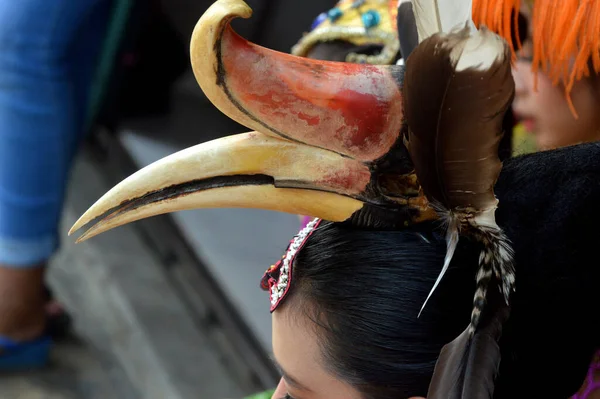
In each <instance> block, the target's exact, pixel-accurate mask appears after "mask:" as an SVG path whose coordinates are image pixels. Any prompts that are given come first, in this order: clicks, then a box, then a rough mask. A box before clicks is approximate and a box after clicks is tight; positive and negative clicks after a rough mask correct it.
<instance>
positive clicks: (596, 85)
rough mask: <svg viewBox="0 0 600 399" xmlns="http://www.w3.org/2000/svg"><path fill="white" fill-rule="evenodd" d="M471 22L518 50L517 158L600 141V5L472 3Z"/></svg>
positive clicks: (571, 1)
mask: <svg viewBox="0 0 600 399" xmlns="http://www.w3.org/2000/svg"><path fill="white" fill-rule="evenodd" d="M556 7H559V8H560V10H561V11H560V12H559V11H558V9H559V8H556ZM511 11H512V13H513V15H514V16H516V17H517V23H516V24H515V23H514V22H513V23H511V24H507V23H506V20H505V19H503V18H496V16H497V15H500V14H501V13H507V12H511ZM473 16H474V19H475V21H476V22H479V23H484V24H486V25H487V26H488V27H490V28H491V29H492V30H494V31H496V32H497V33H500V34H501V35H503V36H504V37H505V38H506V39H507V40H509V41H511V43H512V44H513V47H514V48H515V50H516V52H515V55H516V61H515V64H514V68H513V75H514V78H515V84H516V93H515V100H514V103H513V111H514V114H515V117H516V119H517V121H518V122H519V124H518V125H517V127H516V129H515V132H516V135H517V136H519V137H520V142H521V143H522V145H523V146H525V148H520V146H519V144H517V145H516V146H515V147H516V148H515V149H516V150H518V152H532V151H536V150H542V151H543V150H550V149H554V148H559V147H564V146H569V145H573V144H579V143H585V142H593V141H597V140H599V139H600V113H598V109H600V75H599V74H600V2H598V1H589V2H584V1H580V0H567V1H564V0H563V1H554V0H552V1H539V0H536V1H531V0H528V1H520V0H475V1H474V12H473ZM513 21H514V19H513ZM509 22H510V20H509ZM524 133H525V134H524ZM527 136H529V137H527ZM530 139H532V140H530ZM531 141H533V143H532V142H531ZM531 144H533V145H531Z"/></svg>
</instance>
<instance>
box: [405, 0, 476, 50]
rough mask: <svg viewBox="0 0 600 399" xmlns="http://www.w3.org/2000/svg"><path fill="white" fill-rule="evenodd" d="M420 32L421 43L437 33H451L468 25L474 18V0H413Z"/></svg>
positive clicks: (472, 27)
mask: <svg viewBox="0 0 600 399" xmlns="http://www.w3.org/2000/svg"><path fill="white" fill-rule="evenodd" d="M411 1H412V5H413V12H414V14H415V19H416V23H417V31H418V33H419V43H421V42H422V41H423V40H425V39H427V38H428V37H430V36H432V35H435V34H436V33H440V32H443V33H449V32H451V31H453V30H455V29H462V28H464V27H465V25H468V26H469V27H470V28H471V30H476V28H475V24H474V23H473V19H472V12H473V11H472V10H473V5H472V4H473V3H472V0H411Z"/></svg>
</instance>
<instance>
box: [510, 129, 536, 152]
mask: <svg viewBox="0 0 600 399" xmlns="http://www.w3.org/2000/svg"><path fill="white" fill-rule="evenodd" d="M537 151H538V149H537V146H536V144H535V138H534V137H533V134H531V133H529V132H527V131H526V130H525V127H523V125H522V124H518V125H517V126H515V128H514V129H513V156H518V155H524V154H531V153H532V152H537Z"/></svg>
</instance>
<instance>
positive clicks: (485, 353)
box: [427, 284, 510, 399]
mask: <svg viewBox="0 0 600 399" xmlns="http://www.w3.org/2000/svg"><path fill="white" fill-rule="evenodd" d="M491 288H495V289H492V290H491V291H490V294H491V295H490V305H493V306H490V307H488V309H487V310H486V312H485V313H484V315H483V316H484V317H483V318H482V321H481V328H480V329H479V330H477V332H476V333H475V335H473V336H472V337H471V335H470V331H469V329H466V330H465V331H464V332H463V333H462V334H461V335H459V336H458V338H456V339H455V340H454V341H452V342H450V343H449V344H447V345H445V346H444V348H443V349H442V352H441V354H440V357H439V359H438V361H437V363H436V366H435V371H434V373H433V377H432V379H431V383H430V385H429V392H428V393H427V399H491V398H492V397H493V394H494V383H495V379H496V376H497V374H498V369H499V367H500V357H501V356H500V347H499V345H498V341H499V340H500V338H501V336H502V326H503V325H504V322H505V321H506V320H507V319H508V317H509V314H510V310H509V307H508V305H507V304H506V302H505V301H504V297H503V295H502V293H501V292H500V290H498V285H497V284H493V287H491Z"/></svg>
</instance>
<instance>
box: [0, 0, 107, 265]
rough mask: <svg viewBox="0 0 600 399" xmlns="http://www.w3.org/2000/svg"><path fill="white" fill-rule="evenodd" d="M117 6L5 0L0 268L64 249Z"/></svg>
mask: <svg viewBox="0 0 600 399" xmlns="http://www.w3.org/2000/svg"><path fill="white" fill-rule="evenodd" d="M111 5H112V2H111V0H17V1H15V0H0V264H2V265H4V266H8V267H31V266H36V265H38V264H40V263H41V262H44V261H46V260H47V259H48V258H49V257H50V256H51V255H52V254H53V252H54V251H55V250H56V249H57V247H58V223H59V220H60V214H61V210H62V205H63V200H64V194H65V188H66V183H67V179H68V174H69V169H70V166H71V163H72V160H73V157H74V155H75V152H76V149H77V147H78V146H79V144H80V143H81V139H82V138H83V135H84V133H85V132H84V131H83V130H84V129H83V125H84V121H85V116H86V111H87V105H88V91H89V88H90V84H91V81H92V78H93V75H94V72H95V65H96V63H97V60H98V56H99V54H100V49H101V48H102V43H103V38H104V35H105V32H106V27H107V24H108V19H109V16H110V11H111Z"/></svg>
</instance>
